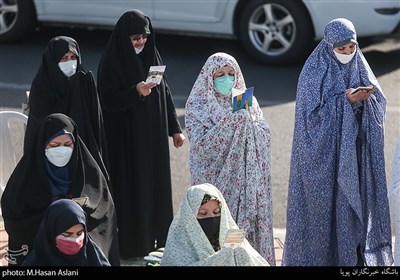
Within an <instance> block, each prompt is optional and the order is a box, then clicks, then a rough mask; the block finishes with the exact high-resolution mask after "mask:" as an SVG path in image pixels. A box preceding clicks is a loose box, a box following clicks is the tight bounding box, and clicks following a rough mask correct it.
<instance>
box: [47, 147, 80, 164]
mask: <svg viewBox="0 0 400 280" xmlns="http://www.w3.org/2000/svg"><path fill="white" fill-rule="evenodd" d="M73 151H74V150H73V149H72V148H70V147H64V146H60V147H55V148H49V149H46V150H45V155H46V157H47V159H48V160H49V161H50V162H51V163H52V164H54V165H55V166H58V167H63V166H65V165H66V164H67V163H68V162H69V160H70V159H71V157H72V152H73Z"/></svg>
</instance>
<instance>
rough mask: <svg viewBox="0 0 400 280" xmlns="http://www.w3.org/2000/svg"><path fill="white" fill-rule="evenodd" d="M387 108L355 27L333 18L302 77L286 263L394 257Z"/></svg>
mask: <svg viewBox="0 0 400 280" xmlns="http://www.w3.org/2000/svg"><path fill="white" fill-rule="evenodd" d="M359 86H371V87H372V89H370V90H360V91H357V92H355V91H354V89H355V88H357V87H359ZM385 112H386V98H385V96H384V94H383V92H382V89H381V87H380V85H379V83H378V81H377V79H376V77H375V75H374V73H373V72H372V70H371V68H370V67H369V65H368V63H367V61H366V60H365V58H364V55H363V54H362V52H361V50H360V48H359V46H358V43H357V37H356V31H355V28H354V26H353V24H352V23H351V22H350V21H349V20H347V19H343V18H338V19H335V20H332V21H331V22H330V23H328V25H327V26H326V27H325V36H324V39H323V40H322V41H321V42H320V43H319V45H318V46H317V47H316V48H315V50H314V51H313V53H312V54H311V55H310V57H309V58H308V59H307V61H306V62H305V65H304V67H303V69H302V71H301V74H300V77H299V81H298V86H297V97H296V115H295V128H294V136H293V147H292V159H291V168H290V179H289V194H288V206H287V207H288V208H287V232H286V240H285V248H284V253H283V265H288V266H297V265H299V266H311V265H312V266H343V265H344V266H353V265H367V266H373V265H378V266H388V265H390V264H391V263H392V262H393V258H392V252H391V228H390V218H389V204H388V198H387V190H386V175H385V160H384V151H383V148H384V120H385Z"/></svg>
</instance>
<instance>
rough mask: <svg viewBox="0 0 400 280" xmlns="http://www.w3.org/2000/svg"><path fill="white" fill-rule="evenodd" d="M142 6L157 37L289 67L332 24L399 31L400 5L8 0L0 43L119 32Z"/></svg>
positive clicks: (291, 0)
mask: <svg viewBox="0 0 400 280" xmlns="http://www.w3.org/2000/svg"><path fill="white" fill-rule="evenodd" d="M130 9H140V10H142V11H143V12H144V13H146V14H147V15H148V16H149V17H150V18H151V20H152V23H153V26H154V28H155V29H156V30H157V32H159V31H162V32H168V33H180V34H187V35H196V36H208V37H215V36H219V37H227V38H236V39H239V40H240V41H241V42H242V44H243V46H244V48H245V49H246V50H247V52H248V53H249V55H250V56H252V57H254V58H255V59H257V60H258V61H260V62H264V63H269V64H288V63H291V62H293V61H295V60H297V59H300V58H303V57H304V56H305V55H307V54H308V52H309V50H310V46H311V45H312V43H313V40H317V39H321V38H322V37H323V30H324V27H325V25H326V24H327V23H328V22H329V21H330V20H332V19H334V18H337V17H344V18H348V19H350V20H351V21H352V22H353V23H354V25H355V27H356V29H357V34H358V35H359V37H365V36H372V35H382V34H389V33H392V32H394V31H395V30H396V31H397V30H398V29H399V22H400V1H398V0H363V1H361V0H108V1H105V0H2V1H0V28H1V29H0V41H2V42H10V41H15V40H20V39H23V38H24V36H25V35H26V34H28V33H29V32H32V31H33V30H34V29H35V28H36V27H37V26H40V25H46V24H59V25H64V26H85V27H91V28H112V27H113V26H114V25H115V23H116V21H117V20H118V18H119V17H120V16H121V15H122V14H123V13H124V12H125V11H127V10H130Z"/></svg>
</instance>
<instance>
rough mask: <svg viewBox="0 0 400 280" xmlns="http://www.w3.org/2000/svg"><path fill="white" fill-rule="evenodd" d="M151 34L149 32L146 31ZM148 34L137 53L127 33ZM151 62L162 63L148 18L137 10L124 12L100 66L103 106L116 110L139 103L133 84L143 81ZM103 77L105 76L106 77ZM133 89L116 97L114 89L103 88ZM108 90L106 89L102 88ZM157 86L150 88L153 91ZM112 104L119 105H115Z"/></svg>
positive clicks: (99, 80)
mask: <svg viewBox="0 0 400 280" xmlns="http://www.w3.org/2000/svg"><path fill="white" fill-rule="evenodd" d="M149 33H150V34H149ZM137 34H148V36H147V42H146V44H145V46H144V48H143V51H142V52H141V53H140V54H139V55H137V54H136V52H135V49H134V48H133V46H132V43H131V41H130V36H132V35H137ZM152 65H162V61H161V57H160V55H159V53H158V51H157V49H156V47H155V36H154V30H153V27H152V25H151V21H150V19H149V18H148V17H147V16H146V15H145V14H143V13H142V12H141V11H139V10H132V11H128V12H126V13H124V14H123V15H122V16H121V17H120V18H119V20H118V22H117V24H116V26H115V28H114V32H113V33H112V34H111V37H110V39H109V41H108V44H107V47H106V52H105V53H104V55H103V57H102V59H101V61H100V65H99V73H98V74H99V78H98V83H99V91H100V88H102V89H103V90H102V93H101V94H100V96H101V99H102V100H103V102H102V106H104V107H105V108H106V109H107V110H111V111H114V110H118V109H119V107H120V106H121V105H122V106H123V108H124V109H125V108H128V107H131V106H132V103H133V104H135V103H138V102H140V98H139V95H138V94H137V91H136V85H137V84H138V83H139V82H141V81H145V80H146V77H147V73H148V70H149V68H150V66H152ZM105 78H106V79H105ZM105 87H106V88H113V89H120V90H122V89H134V92H136V94H133V93H132V92H131V93H132V94H128V93H127V94H126V95H119V96H118V98H116V97H115V94H114V92H115V90H114V91H111V92H108V90H107V89H106V88H105ZM105 90H107V91H105ZM158 90H159V88H158V87H157V88H153V89H152V92H153V93H155V94H156V92H154V91H158ZM115 106H118V107H117V108H115Z"/></svg>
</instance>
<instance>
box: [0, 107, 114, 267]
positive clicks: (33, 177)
mask: <svg viewBox="0 0 400 280" xmlns="http://www.w3.org/2000/svg"><path fill="white" fill-rule="evenodd" d="M64 129H65V130H66V131H69V132H71V133H72V135H73V137H74V139H75V143H74V151H73V154H72V157H71V159H70V165H71V166H70V167H71V174H70V178H71V185H70V189H71V196H72V197H73V198H77V197H89V200H88V202H87V204H86V205H84V206H83V209H84V210H85V212H86V213H87V216H88V222H87V230H88V232H89V234H90V235H91V237H92V238H93V240H95V242H96V243H97V245H98V246H99V247H100V248H101V249H102V251H103V252H104V253H105V254H106V256H107V258H108V259H109V261H110V263H111V264H112V265H119V252H118V247H117V244H118V243H117V242H118V239H117V221H116V216H115V210H114V202H113V198H112V196H111V193H110V190H109V186H108V184H107V179H106V178H105V176H104V174H103V173H102V170H101V168H100V167H99V166H98V164H97V163H96V161H95V160H94V158H93V156H92V155H91V154H90V152H89V151H88V149H87V148H86V145H85V144H84V143H83V142H82V140H81V138H80V137H79V134H78V128H77V126H76V124H75V122H74V121H73V120H72V119H71V118H69V117H67V116H65V115H63V114H52V115H49V116H48V117H46V118H45V119H44V121H43V123H42V125H41V127H40V128H39V130H38V131H37V133H36V137H35V138H34V142H33V143H32V148H31V149H29V151H28V152H27V153H25V154H24V155H23V157H22V158H21V160H20V161H19V163H18V164H17V166H16V167H15V169H14V172H13V173H12V174H11V176H10V179H9V180H8V182H7V185H6V188H5V190H4V193H3V196H2V198H1V208H2V214H3V218H4V226H5V229H6V231H7V233H8V237H9V242H8V243H9V244H8V245H9V246H8V247H9V250H14V251H15V250H20V249H21V246H22V245H24V244H26V245H28V247H29V248H30V247H31V245H32V242H33V239H34V237H35V234H36V232H37V230H38V228H39V225H40V222H41V220H42V218H43V215H44V212H45V210H46V209H47V207H48V206H49V205H50V203H51V202H52V200H53V196H52V192H51V188H50V185H49V180H48V174H47V170H46V168H45V164H44V162H45V158H46V157H45V149H44V147H45V143H46V142H47V141H48V139H49V138H50V137H51V136H52V135H55V134H56V133H57V132H58V131H60V130H64ZM20 257H21V258H22V256H20ZM21 263H22V262H21V260H19V262H18V265H20V264H21Z"/></svg>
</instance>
